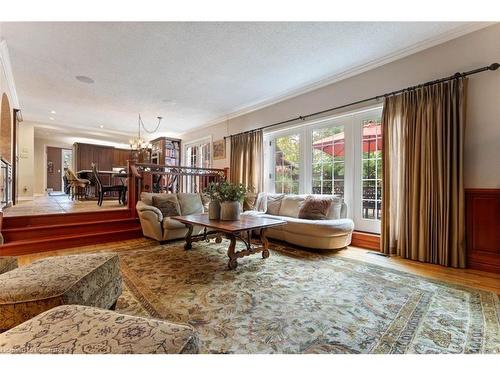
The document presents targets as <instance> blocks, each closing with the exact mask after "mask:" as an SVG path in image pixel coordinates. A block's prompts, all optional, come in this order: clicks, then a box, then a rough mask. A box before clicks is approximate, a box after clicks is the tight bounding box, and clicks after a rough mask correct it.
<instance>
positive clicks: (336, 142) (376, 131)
mask: <svg viewBox="0 0 500 375" xmlns="http://www.w3.org/2000/svg"><path fill="white" fill-rule="evenodd" d="M377 136H378V137H381V136H382V126H381V124H380V123H375V122H370V123H368V124H366V125H364V126H363V152H369V153H371V152H375V151H380V150H382V141H381V139H380V138H379V140H378V142H377ZM344 146H345V142H344V132H341V133H337V134H334V135H331V136H329V137H325V138H323V139H320V140H319V141H316V142H314V143H313V147H314V148H315V149H317V150H321V151H323V152H326V153H328V154H330V155H332V156H344V153H345V149H344V148H345V147H344Z"/></svg>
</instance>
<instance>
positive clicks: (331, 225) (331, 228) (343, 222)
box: [282, 217, 354, 237]
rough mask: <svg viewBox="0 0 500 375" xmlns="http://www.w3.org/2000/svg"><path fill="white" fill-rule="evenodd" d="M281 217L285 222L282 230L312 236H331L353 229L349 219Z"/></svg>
mask: <svg viewBox="0 0 500 375" xmlns="http://www.w3.org/2000/svg"><path fill="white" fill-rule="evenodd" d="M283 219H284V220H286V222H287V223H286V225H282V228H283V230H284V231H287V232H290V233H294V234H303V235H305V236H312V237H315V236H317V237H333V236H337V235H339V234H345V233H350V232H352V231H353V229H354V223H353V221H352V220H351V219H338V220H309V219H300V218H293V217H287V218H285V217H283Z"/></svg>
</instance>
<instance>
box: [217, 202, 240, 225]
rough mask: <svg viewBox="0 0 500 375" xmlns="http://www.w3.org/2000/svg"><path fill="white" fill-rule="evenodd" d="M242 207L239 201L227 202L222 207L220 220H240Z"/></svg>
mask: <svg viewBox="0 0 500 375" xmlns="http://www.w3.org/2000/svg"><path fill="white" fill-rule="evenodd" d="M240 212H241V206H240V202H238V201H234V202H232V201H226V202H222V203H221V205H220V219H221V220H228V221H229V220H232V221H234V220H240Z"/></svg>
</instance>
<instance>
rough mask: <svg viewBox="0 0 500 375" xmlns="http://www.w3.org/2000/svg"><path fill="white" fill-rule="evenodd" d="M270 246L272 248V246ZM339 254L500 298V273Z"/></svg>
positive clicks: (27, 258) (122, 245) (113, 246)
mask: <svg viewBox="0 0 500 375" xmlns="http://www.w3.org/2000/svg"><path fill="white" fill-rule="evenodd" d="M156 244H158V242H156V241H153V240H149V239H146V238H140V239H132V240H127V241H119V242H110V243H106V244H99V245H92V246H85V247H78V248H72V249H61V250H56V251H48V252H44V253H37V254H29V255H22V256H19V258H18V261H19V264H20V265H21V266H22V265H26V264H29V263H31V262H33V261H35V260H38V259H41V258H46V257H49V256H57V255H69V254H78V253H84V252H95V251H116V252H120V251H126V250H130V249H131V248H137V247H140V246H141V245H144V246H151V245H156ZM270 247H271V249H272V246H270ZM338 254H341V255H342V256H345V257H348V258H351V259H355V260H360V261H363V262H369V263H373V264H378V265H380V266H383V267H389V268H392V269H395V270H400V271H404V272H409V273H412V274H415V275H418V276H422V277H427V278H430V279H435V280H440V281H445V282H450V283H455V284H460V285H464V286H468V287H471V288H478V289H484V290H488V291H492V292H494V293H496V294H498V295H500V275H498V274H494V273H489V272H484V271H478V270H471V269H454V268H446V267H442V266H438V265H433V264H427V263H421V262H416V261H411V260H406V259H401V258H398V257H391V258H388V257H384V256H381V255H379V254H377V253H375V252H373V251H370V250H365V249H361V248H357V247H352V246H350V247H349V248H347V249H344V250H340V251H339V252H338ZM332 256H335V253H332Z"/></svg>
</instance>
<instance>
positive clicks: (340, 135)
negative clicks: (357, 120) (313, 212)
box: [311, 125, 345, 197]
mask: <svg viewBox="0 0 500 375" xmlns="http://www.w3.org/2000/svg"><path fill="white" fill-rule="evenodd" d="M344 146H345V140H344V126H342V125H338V126H334V125H330V126H326V127H323V128H319V129H314V130H313V132H312V159H313V160H312V161H313V162H312V171H311V172H312V179H313V185H312V190H313V191H312V192H313V193H314V194H336V195H339V196H341V197H343V196H344V158H345V147H344Z"/></svg>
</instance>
